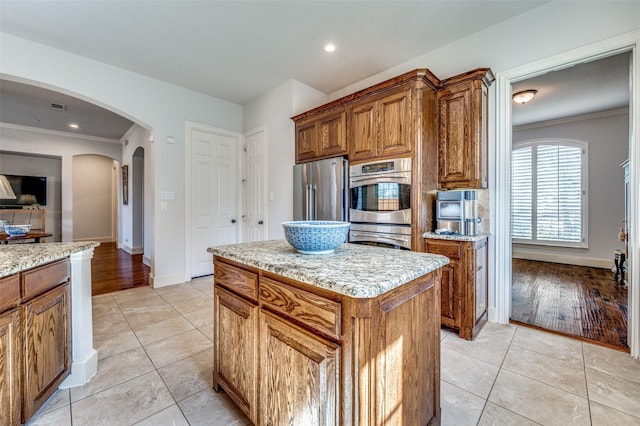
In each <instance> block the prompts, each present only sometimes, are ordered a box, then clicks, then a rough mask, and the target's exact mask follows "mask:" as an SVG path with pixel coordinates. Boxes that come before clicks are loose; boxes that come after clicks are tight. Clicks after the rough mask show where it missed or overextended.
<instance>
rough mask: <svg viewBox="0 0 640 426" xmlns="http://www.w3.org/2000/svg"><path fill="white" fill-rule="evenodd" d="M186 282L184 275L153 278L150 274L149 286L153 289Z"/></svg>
mask: <svg viewBox="0 0 640 426" xmlns="http://www.w3.org/2000/svg"><path fill="white" fill-rule="evenodd" d="M183 282H185V281H184V275H182V274H174V275H164V276H161V277H158V276H154V277H151V274H149V285H150V286H151V287H153V288H160V287H166V286H169V285H174V284H182V283H183Z"/></svg>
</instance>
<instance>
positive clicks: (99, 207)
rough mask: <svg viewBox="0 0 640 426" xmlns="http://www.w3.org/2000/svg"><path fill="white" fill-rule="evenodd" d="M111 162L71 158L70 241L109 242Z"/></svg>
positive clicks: (91, 157) (90, 156) (92, 157)
mask: <svg viewBox="0 0 640 426" xmlns="http://www.w3.org/2000/svg"><path fill="white" fill-rule="evenodd" d="M113 168H114V160H113V159H112V158H109V157H105V156H102V155H93V154H88V155H77V156H75V157H73V166H72V170H73V176H74V178H73V185H72V188H73V207H72V209H71V212H72V215H73V240H74V241H100V242H112V241H113V237H114V229H113V222H114V220H113V217H114V216H115V215H116V211H115V208H114V207H115V206H114V205H113V192H114V191H115V188H114V187H113V182H112V178H111V177H112V175H113Z"/></svg>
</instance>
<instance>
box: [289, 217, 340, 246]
mask: <svg viewBox="0 0 640 426" xmlns="http://www.w3.org/2000/svg"><path fill="white" fill-rule="evenodd" d="M350 225H351V224H350V223H349V222H338V221H329V220H307V221H305V220H301V221H293V222H282V227H283V228H284V236H285V238H286V239H287V241H288V242H289V244H291V245H292V246H293V247H294V248H295V249H296V250H298V252H300V253H303V254H328V253H333V251H334V250H335V249H336V247H338V246H339V245H340V244H342V243H344V242H345V241H347V236H348V235H349V226H350Z"/></svg>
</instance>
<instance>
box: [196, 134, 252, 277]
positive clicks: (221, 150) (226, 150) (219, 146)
mask: <svg viewBox="0 0 640 426" xmlns="http://www.w3.org/2000/svg"><path fill="white" fill-rule="evenodd" d="M240 139H241V136H240V135H234V134H226V133H224V132H219V133H218V132H215V131H213V130H212V131H201V130H193V131H192V133H191V148H192V150H191V153H192V154H191V155H192V167H191V173H192V176H191V183H192V192H191V193H192V208H191V212H192V218H191V227H192V238H191V244H192V250H191V259H192V260H191V276H192V277H199V276H203V275H210V274H212V273H213V263H212V259H211V254H210V253H208V252H207V248H208V247H210V246H214V245H222V244H234V243H236V242H237V240H238V224H237V219H238V217H237V198H236V194H237V192H238V186H237V177H236V176H237V158H236V152H237V149H238V144H239V143H240Z"/></svg>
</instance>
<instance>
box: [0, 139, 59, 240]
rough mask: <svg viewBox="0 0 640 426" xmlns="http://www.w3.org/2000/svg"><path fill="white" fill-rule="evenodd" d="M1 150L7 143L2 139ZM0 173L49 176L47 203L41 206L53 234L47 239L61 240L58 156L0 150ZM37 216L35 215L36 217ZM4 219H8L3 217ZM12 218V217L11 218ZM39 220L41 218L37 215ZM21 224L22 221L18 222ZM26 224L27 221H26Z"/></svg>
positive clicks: (35, 221) (49, 229) (36, 225)
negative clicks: (12, 152)
mask: <svg viewBox="0 0 640 426" xmlns="http://www.w3.org/2000/svg"><path fill="white" fill-rule="evenodd" d="M1 139H2V136H1V134H0V150H2V149H5V148H4V147H5V145H6V144H5V143H4V141H2V140H1ZM0 174H6V175H25V176H46V177H47V205H46V206H40V208H41V209H42V210H45V211H46V222H45V230H46V231H47V232H48V233H50V234H53V236H52V237H51V238H48V239H47V241H60V238H61V230H60V217H61V215H60V203H61V188H62V185H61V182H60V181H61V174H62V161H61V159H60V157H59V156H57V157H48V156H47V157H44V156H33V155H23V154H15V153H14V154H11V153H7V152H0ZM36 217H37V216H34V218H36ZM3 219H6V218H5V217H3ZM9 220H11V218H9ZM37 220H40V218H39V217H37ZM37 220H32V221H31V225H32V228H39V227H40V225H39V222H37ZM16 224H18V225H20V224H21V223H16ZM25 224H26V222H25Z"/></svg>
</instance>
